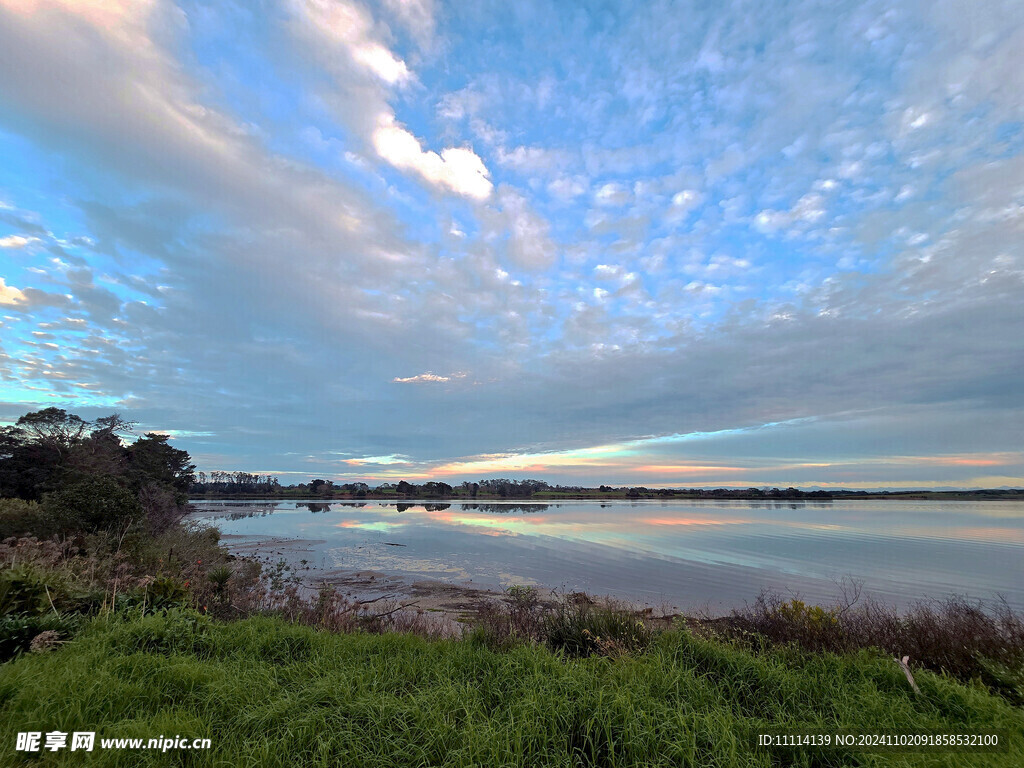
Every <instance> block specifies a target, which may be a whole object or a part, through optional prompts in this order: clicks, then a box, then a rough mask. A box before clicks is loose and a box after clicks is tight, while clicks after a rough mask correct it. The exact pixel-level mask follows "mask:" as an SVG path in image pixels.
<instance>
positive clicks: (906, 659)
mask: <svg viewBox="0 0 1024 768" xmlns="http://www.w3.org/2000/svg"><path fill="white" fill-rule="evenodd" d="M909 661H910V657H909V656H904V657H903V658H902V659H895V662H896V663H897V664H899V665H900V667H902V668H903V674H904V675H906V676H907V681H908V682H909V683H910V687H911V688H913V689H914V693H921V689H920V688H918V687H917V683H915V682H914V676H913V675H912V674H910V665H909V664H908V663H907V662H909Z"/></svg>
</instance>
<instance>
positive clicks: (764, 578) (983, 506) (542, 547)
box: [196, 500, 1024, 608]
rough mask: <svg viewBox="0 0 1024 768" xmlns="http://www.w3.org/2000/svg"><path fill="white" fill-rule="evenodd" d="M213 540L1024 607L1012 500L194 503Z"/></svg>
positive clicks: (557, 576)
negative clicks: (852, 588)
mask: <svg viewBox="0 0 1024 768" xmlns="http://www.w3.org/2000/svg"><path fill="white" fill-rule="evenodd" d="M196 506H197V507H199V509H200V512H199V513H198V516H199V517H203V518H207V519H210V520H211V521H212V522H214V523H215V524H216V525H218V526H219V527H220V528H221V529H222V531H223V532H224V533H225V534H229V535H231V536H236V537H238V536H240V537H245V538H248V539H251V540H258V539H260V538H264V537H286V538H295V539H303V540H306V541H313V542H316V544H315V548H316V552H317V555H318V557H319V564H320V565H321V567H326V568H346V569H349V568H351V569H355V570H379V571H388V572H394V573H397V574H403V575H410V576H421V577H422V576H431V577H435V578H436V577H443V578H448V579H451V580H472V581H473V583H474V584H481V585H484V586H494V587H500V586H506V585H508V584H511V583H523V584H525V583H536V584H545V585H549V586H554V587H559V586H561V587H565V588H568V589H581V590H585V591H589V592H592V593H597V594H615V595H619V596H623V597H630V598H641V599H646V600H648V601H650V602H658V601H663V602H666V603H669V604H672V605H681V606H684V607H691V608H692V607H694V606H698V605H702V604H705V603H707V604H709V605H711V606H719V607H722V608H731V607H733V606H736V605H737V604H741V603H742V602H743V601H744V600H749V599H752V598H753V597H754V596H756V594H757V592H758V591H759V590H760V589H762V588H775V589H780V590H790V591H794V592H799V593H800V594H801V595H802V596H804V597H805V598H807V599H811V600H822V599H828V598H830V597H832V596H834V595H835V594H836V588H835V584H834V583H835V581H836V580H839V579H842V578H844V577H853V578H855V579H859V580H862V581H864V583H865V588H866V590H867V591H870V592H871V593H873V594H875V595H876V596H880V597H882V598H884V599H890V600H892V601H894V602H897V603H902V604H905V603H907V602H909V601H912V600H916V599H920V598H925V597H945V596H947V595H948V594H950V593H958V594H963V593H966V594H968V595H971V596H975V597H980V598H991V597H993V596H994V595H996V594H998V593H1001V594H1003V595H1004V596H1005V597H1006V599H1007V600H1008V602H1010V603H1011V604H1012V605H1014V606H1015V607H1018V608H1024V587H1022V586H1021V582H1022V581H1024V580H1022V579H1021V578H1020V577H1021V575H1022V574H1021V568H1020V563H1021V562H1022V558H1021V556H1022V555H1024V504H1022V503H1019V502H1007V501H1000V502H914V501H897V500H886V501H848V500H843V501H821V500H814V501H789V500H756V501H736V500H714V501H695V502H664V501H629V502H607V501H606V502H600V503H596V502H559V503H554V504H548V503H529V502H513V503H500V502H418V501H409V502H390V503H377V502H326V501H288V502H266V501H259V502H237V501H233V502H198V503H197V505H196Z"/></svg>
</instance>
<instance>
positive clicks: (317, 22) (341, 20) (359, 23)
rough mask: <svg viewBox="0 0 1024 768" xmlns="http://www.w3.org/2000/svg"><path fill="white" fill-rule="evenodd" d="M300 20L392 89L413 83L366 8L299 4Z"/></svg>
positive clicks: (335, 1) (327, 1) (326, 1)
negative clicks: (377, 31)
mask: <svg viewBox="0 0 1024 768" xmlns="http://www.w3.org/2000/svg"><path fill="white" fill-rule="evenodd" d="M293 5H294V6H295V8H296V10H297V11H298V12H299V14H300V17H301V18H304V19H307V20H308V21H310V22H312V24H313V25H314V26H315V27H316V29H318V30H319V31H320V32H321V33H322V34H323V35H325V36H326V37H327V38H328V39H330V40H333V41H334V42H336V43H338V44H339V45H341V46H342V47H343V48H344V49H345V50H347V51H348V54H349V55H350V56H351V57H352V60H353V61H355V62H356V63H357V64H359V65H361V66H362V67H365V68H366V69H367V70H369V71H370V72H372V73H373V74H374V75H376V76H377V77H379V78H380V79H381V80H383V81H384V82H385V83H387V84H388V85H402V84H404V83H406V82H408V81H409V80H410V79H411V73H410V72H409V68H408V67H407V66H406V65H405V62H404V61H402V59H400V58H398V57H397V56H395V55H394V54H393V53H392V52H391V51H390V50H389V49H388V48H387V47H386V46H385V45H384V44H383V43H382V42H381V41H380V40H379V39H376V36H375V35H374V29H373V18H372V17H371V16H370V14H369V13H367V12H366V11H365V10H364V9H363V8H361V7H359V6H357V5H355V4H354V3H348V2H343V1H342V0H295V2H294V3H293Z"/></svg>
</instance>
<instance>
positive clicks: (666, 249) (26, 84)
mask: <svg viewBox="0 0 1024 768" xmlns="http://www.w3.org/2000/svg"><path fill="white" fill-rule="evenodd" d="M1021 50H1024V6H1021V4H1020V3H1017V2H1003V3H1000V2H986V3H974V2H920V3H916V2H903V3H871V2H867V3H863V2H859V3H828V4H823V3H817V2H796V3H772V4H768V5H766V4H764V3H745V2H733V3H718V2H715V3H656V2H654V3H635V4H634V3H564V2H549V3H541V2H519V3H499V2H494V3H489V2H480V3H471V4H466V3H450V4H446V3H441V2H434V1H433V0H385V1H383V2H380V3H372V4H371V3H360V2H354V1H353V2H348V1H347V0H345V1H342V0H337V1H335V2H332V1H330V0H282V1H281V2H270V1H269V0H268V1H267V2H248V3H233V2H217V3H209V4H207V3H202V2H185V1H184V0H183V1H182V2H178V3H175V2H171V1H170V0H138V1H132V0H119V1H111V2H99V0H81V1H78V2H72V1H71V0H0V159H2V163H0V278H2V280H3V282H2V283H0V322H2V326H0V334H2V335H0V420H6V421H12V420H14V419H16V418H17V416H18V415H20V414H21V413H24V412H25V411H27V410H30V409H35V408H37V407H41V406H45V405H59V406H61V407H65V408H67V409H69V410H72V411H74V412H76V413H80V414H81V415H83V416H98V415H103V414H106V413H109V412H111V411H115V410H116V411H118V412H120V413H121V414H122V415H124V416H125V417H127V418H130V419H133V420H135V421H138V422H139V423H140V425H141V428H142V429H161V430H166V431H169V432H170V433H171V434H172V435H173V437H174V439H175V441H176V443H177V444H178V445H180V446H181V447H183V448H186V449H187V450H189V451H190V452H191V453H192V455H193V456H194V457H195V459H196V460H197V463H198V464H199V466H200V468H202V469H206V470H213V469H246V470H249V471H258V472H270V473H274V474H278V475H279V476H281V478H282V480H283V481H285V482H287V481H288V480H289V479H295V480H298V479H305V478H306V477H311V476H324V477H331V478H334V479H337V480H340V481H344V480H346V479H361V480H362V479H365V480H368V481H370V482H374V481H376V480H382V479H395V478H399V477H405V478H407V479H410V480H411V479H417V478H419V479H426V478H439V479H448V480H452V479H455V480H460V481H461V480H464V479H479V478H480V477H489V476H510V477H523V476H533V477H543V478H545V479H548V480H551V481H553V482H571V483H577V482H580V483H603V482H610V483H613V484H643V485H649V486H657V485H669V486H679V485H683V486H692V485H711V486H720V485H736V486H743V487H745V486H749V485H756V486H761V485H798V486H807V487H810V486H822V487H829V486H845V487H883V486H894V487H929V486H934V487H944V486H970V487H998V486H1003V485H1022V484H1024V452H1022V450H1021V444H1020V435H1021V433H1022V427H1024V388H1022V386H1021V375H1022V373H1024V345H1022V342H1021V329H1022V328H1024V310H1022V306H1024V302H1022V298H1024V295H1022V294H1024V290H1022V288H1024V280H1022V278H1024V254H1022V245H1021V243H1022V242H1024V239H1022V235H1024V154H1022V148H1024V99H1022V98H1021V95H1020V94H1021V93H1024V67H1021V66H1020V53H1019V52H1020V51H1021Z"/></svg>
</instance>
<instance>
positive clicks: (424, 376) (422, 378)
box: [391, 371, 466, 384]
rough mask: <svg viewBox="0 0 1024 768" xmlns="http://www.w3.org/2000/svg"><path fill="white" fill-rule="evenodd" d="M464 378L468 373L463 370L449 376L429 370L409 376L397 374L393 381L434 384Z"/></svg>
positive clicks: (396, 382)
mask: <svg viewBox="0 0 1024 768" xmlns="http://www.w3.org/2000/svg"><path fill="white" fill-rule="evenodd" d="M464 378H466V374H465V373H463V372H461V371H460V372H458V373H450V374H448V375H447V376H438V375H437V374H436V373H432V372H431V371H427V372H426V373H419V374H417V375H415V376H408V377H405V378H402V377H400V376H396V377H395V378H393V379H392V380H391V381H392V382H393V383H395V384H434V383H443V382H446V381H451V380H452V379H464Z"/></svg>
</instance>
